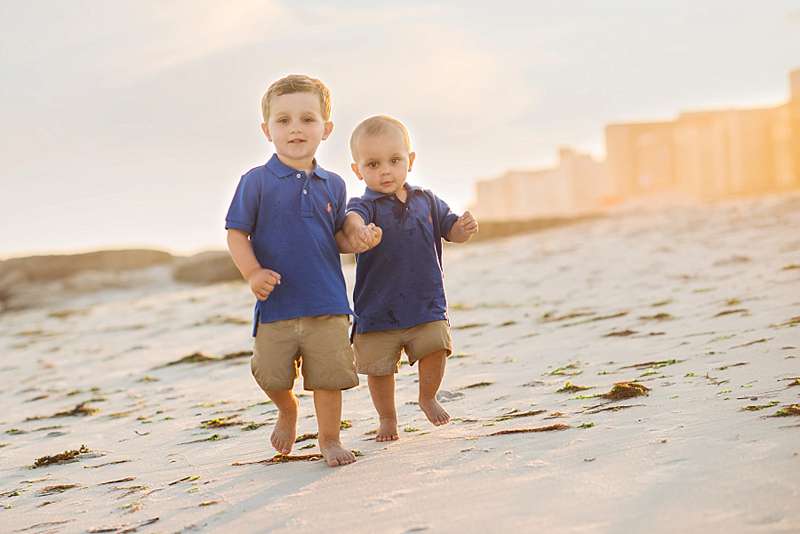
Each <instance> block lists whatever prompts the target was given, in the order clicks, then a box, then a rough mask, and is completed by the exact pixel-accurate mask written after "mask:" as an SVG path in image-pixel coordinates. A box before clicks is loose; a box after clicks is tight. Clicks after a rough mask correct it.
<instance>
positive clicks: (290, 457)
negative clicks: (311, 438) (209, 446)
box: [231, 454, 322, 466]
mask: <svg viewBox="0 0 800 534" xmlns="http://www.w3.org/2000/svg"><path fill="white" fill-rule="evenodd" d="M317 460H322V455H321V454H276V455H275V456H273V457H272V458H267V459H265V460H255V461H253V462H233V463H232V464H231V465H237V466H239V465H254V464H264V465H275V464H285V463H289V462H315V461H317Z"/></svg>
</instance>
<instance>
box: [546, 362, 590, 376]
mask: <svg viewBox="0 0 800 534" xmlns="http://www.w3.org/2000/svg"><path fill="white" fill-rule="evenodd" d="M582 372H583V371H581V370H580V369H578V364H577V363H570V364H567V365H565V366H564V367H557V368H556V369H553V370H552V371H550V372H549V373H547V374H548V375H550V376H575V375H579V374H581V373H582Z"/></svg>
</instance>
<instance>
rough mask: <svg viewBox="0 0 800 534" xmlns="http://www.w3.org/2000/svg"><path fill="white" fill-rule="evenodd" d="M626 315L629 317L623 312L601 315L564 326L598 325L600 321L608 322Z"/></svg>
mask: <svg viewBox="0 0 800 534" xmlns="http://www.w3.org/2000/svg"><path fill="white" fill-rule="evenodd" d="M626 315H628V312H626V311H621V312H617V313H611V314H609V315H600V316H598V317H590V318H589V319H584V320H582V321H576V322H574V323H568V324H565V325H563V326H565V327H566V326H578V325H582V324H587V323H596V322H598V321H608V320H609V319H617V318H619V317H625V316H626Z"/></svg>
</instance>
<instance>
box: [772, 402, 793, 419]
mask: <svg viewBox="0 0 800 534" xmlns="http://www.w3.org/2000/svg"><path fill="white" fill-rule="evenodd" d="M791 416H800V404H790V405H789V406H784V407H783V408H781V409H780V410H778V411H777V412H775V413H774V414H772V415H771V416H770V417H791Z"/></svg>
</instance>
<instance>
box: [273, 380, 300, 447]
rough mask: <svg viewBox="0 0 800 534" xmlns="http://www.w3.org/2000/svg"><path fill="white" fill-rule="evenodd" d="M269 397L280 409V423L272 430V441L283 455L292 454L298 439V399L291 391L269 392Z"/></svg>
mask: <svg viewBox="0 0 800 534" xmlns="http://www.w3.org/2000/svg"><path fill="white" fill-rule="evenodd" d="M266 393H267V396H268V397H269V398H270V399H271V400H272V402H273V403H275V406H276V407H277V408H278V422H277V423H275V428H274V429H273V430H272V436H271V437H270V441H271V442H272V446H273V447H275V450H276V451H278V452H279V453H281V454H289V453H290V452H292V447H293V446H294V440H295V438H296V437H297V398H296V397H295V396H294V393H293V392H292V390H291V389H288V390H273V391H267V392H266Z"/></svg>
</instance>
